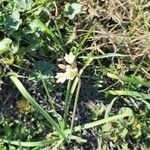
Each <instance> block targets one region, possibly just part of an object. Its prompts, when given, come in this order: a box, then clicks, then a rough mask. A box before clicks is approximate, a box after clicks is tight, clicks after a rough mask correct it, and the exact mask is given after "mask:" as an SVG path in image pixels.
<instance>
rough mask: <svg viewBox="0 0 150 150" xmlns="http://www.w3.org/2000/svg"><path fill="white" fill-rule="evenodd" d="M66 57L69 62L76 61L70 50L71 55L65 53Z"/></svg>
mask: <svg viewBox="0 0 150 150" xmlns="http://www.w3.org/2000/svg"><path fill="white" fill-rule="evenodd" d="M64 59H65V61H66V62H67V63H69V64H72V63H73V62H74V61H75V55H73V53H72V52H70V53H69V55H68V54H65V57H64Z"/></svg>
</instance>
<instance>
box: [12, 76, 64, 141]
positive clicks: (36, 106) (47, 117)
mask: <svg viewBox="0 0 150 150" xmlns="http://www.w3.org/2000/svg"><path fill="white" fill-rule="evenodd" d="M10 79H11V80H12V81H13V83H14V84H15V85H16V87H17V88H18V90H19V91H20V92H21V94H22V95H23V96H24V97H25V98H26V99H27V100H28V101H29V102H30V103H31V104H32V106H33V107H34V108H35V109H36V110H37V111H39V112H40V113H41V114H42V115H43V117H45V119H46V120H47V121H48V122H49V123H50V124H51V125H52V126H53V127H54V128H55V129H56V131H57V132H58V134H59V135H61V136H62V138H64V139H65V134H64V132H63V130H61V129H60V128H59V126H58V124H57V123H56V122H55V121H54V120H53V119H52V118H51V116H50V115H49V114H48V113H47V112H46V111H45V110H44V109H43V108H42V107H41V106H40V105H39V104H38V103H37V102H36V101H35V100H34V98H33V97H32V96H31V95H30V94H29V93H28V92H27V90H26V89H25V87H24V86H23V84H22V83H21V82H20V81H19V79H18V78H17V77H16V76H10Z"/></svg>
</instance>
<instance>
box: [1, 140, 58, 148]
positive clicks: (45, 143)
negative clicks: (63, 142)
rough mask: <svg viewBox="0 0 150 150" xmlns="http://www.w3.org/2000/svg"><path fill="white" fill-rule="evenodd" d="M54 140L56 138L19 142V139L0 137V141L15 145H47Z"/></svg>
mask: <svg viewBox="0 0 150 150" xmlns="http://www.w3.org/2000/svg"><path fill="white" fill-rule="evenodd" d="M55 140H56V139H53V140H43V141H37V142H20V141H9V140H3V139H0V142H2V143H8V144H11V145H16V146H19V145H21V146H22V147H39V146H40V147H41V146H46V145H49V144H50V143H53V142H54V141H55Z"/></svg>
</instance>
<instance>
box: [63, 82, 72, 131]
mask: <svg viewBox="0 0 150 150" xmlns="http://www.w3.org/2000/svg"><path fill="white" fill-rule="evenodd" d="M70 88H71V80H69V81H68V85H67V93H66V98H65V107H64V129H66V127H67V116H68V109H69V97H70Z"/></svg>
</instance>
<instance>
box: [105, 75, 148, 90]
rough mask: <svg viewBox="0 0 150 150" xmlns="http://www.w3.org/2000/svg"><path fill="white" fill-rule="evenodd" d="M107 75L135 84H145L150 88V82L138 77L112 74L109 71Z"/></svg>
mask: <svg viewBox="0 0 150 150" xmlns="http://www.w3.org/2000/svg"><path fill="white" fill-rule="evenodd" d="M107 76H108V77H109V78H112V79H116V80H122V81H125V82H129V83H133V84H141V85H143V86H145V87H147V88H150V82H145V81H143V80H140V79H137V78H130V77H127V76H125V77H120V76H118V75H115V74H111V73H107Z"/></svg>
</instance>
